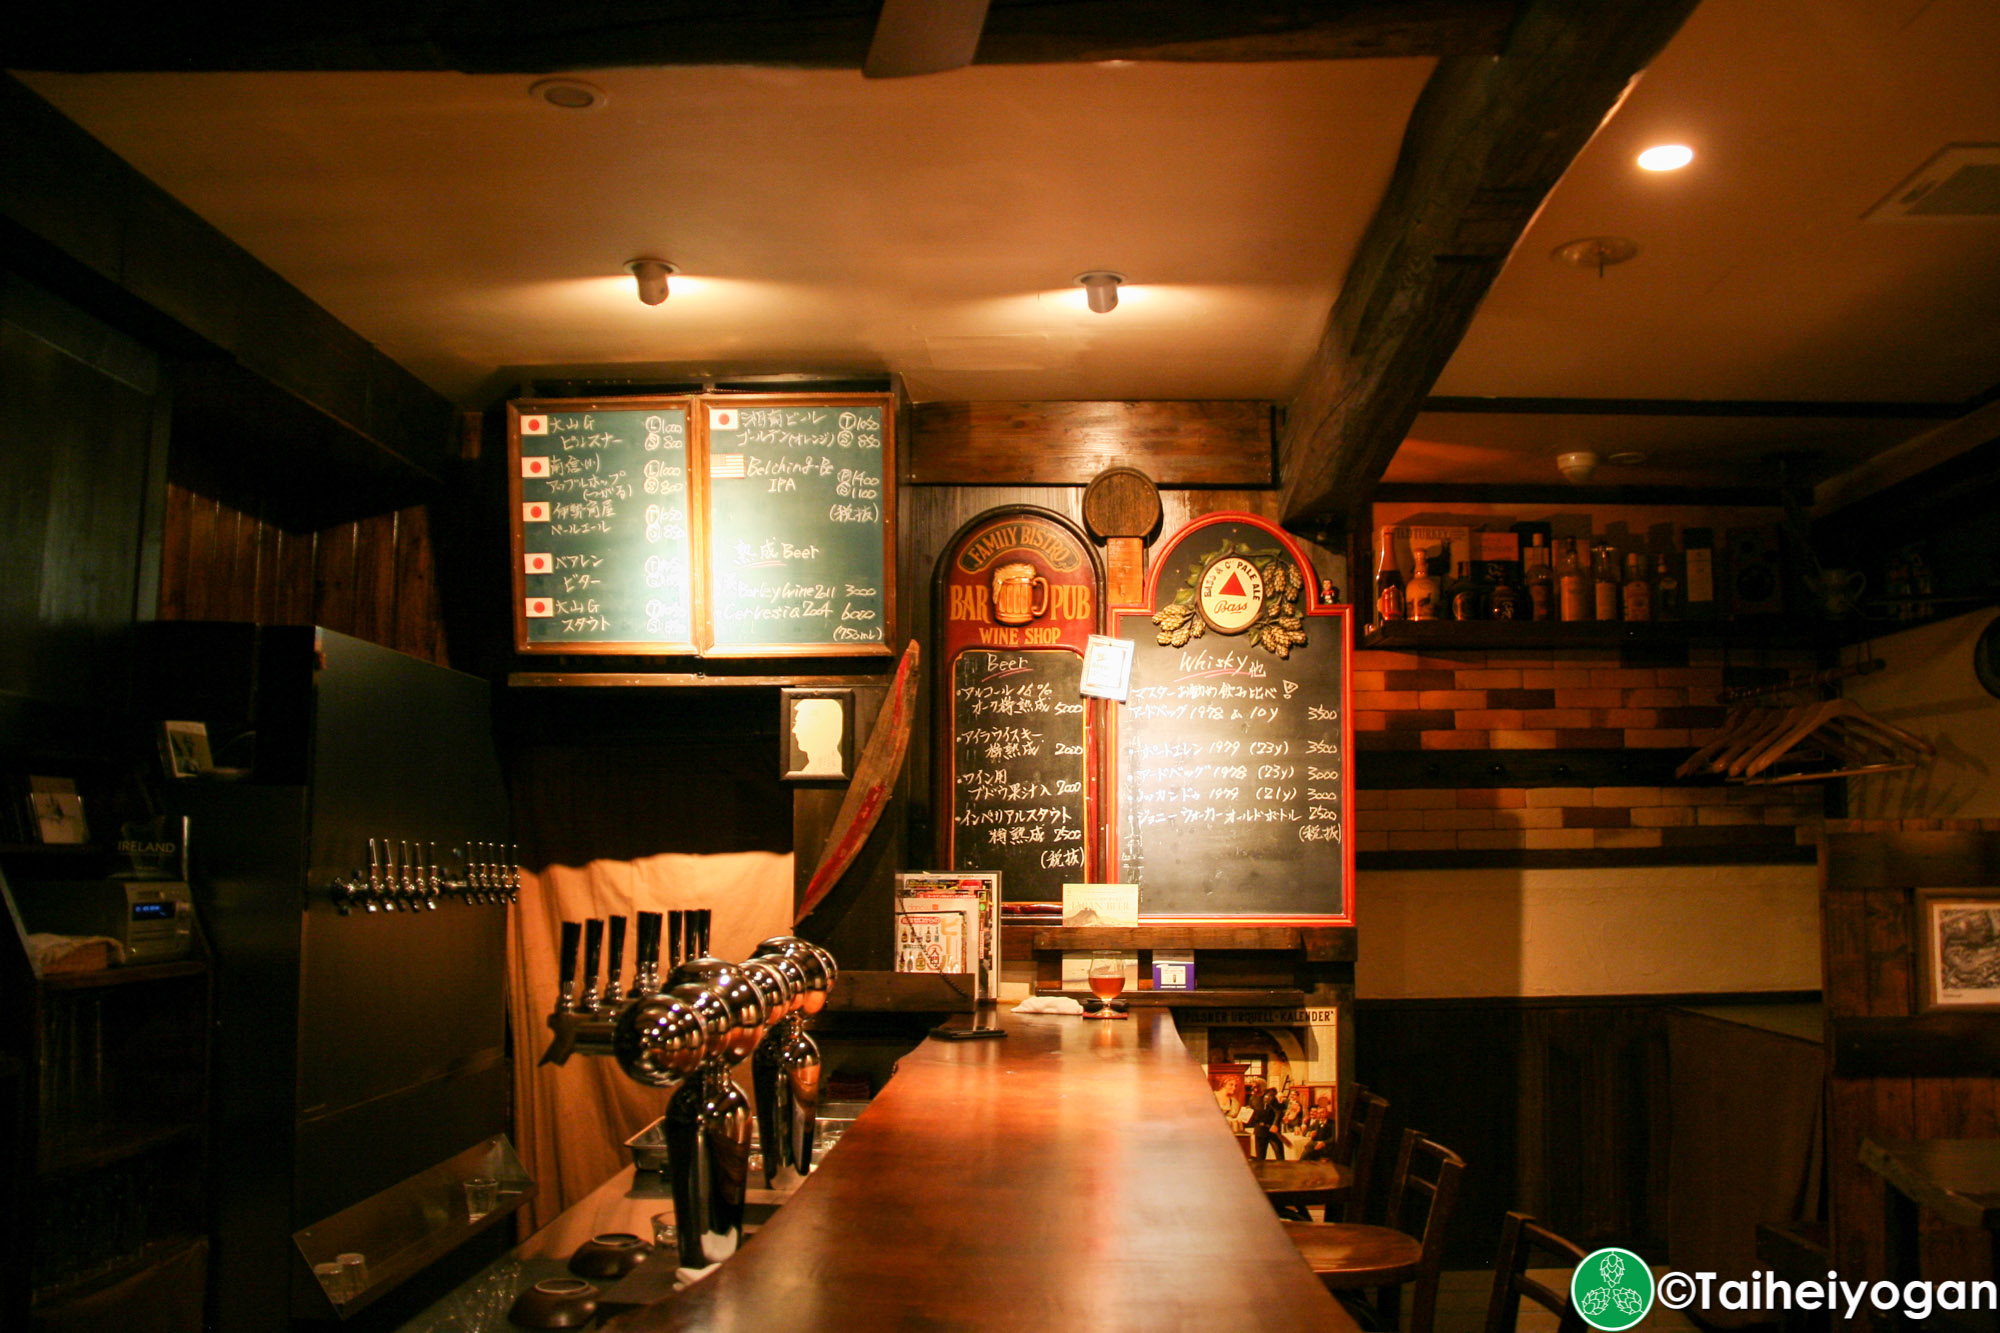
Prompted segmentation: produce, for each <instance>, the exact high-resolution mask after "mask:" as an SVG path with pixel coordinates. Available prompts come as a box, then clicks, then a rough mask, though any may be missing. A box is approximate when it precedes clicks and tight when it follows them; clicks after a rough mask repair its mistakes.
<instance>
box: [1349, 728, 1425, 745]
mask: <svg viewBox="0 0 2000 1333" xmlns="http://www.w3.org/2000/svg"><path fill="white" fill-rule="evenodd" d="M1423 734H1424V733H1422V732H1421V731H1357V732H1355V733H1354V748H1355V749H1356V750H1421V749H1423V748H1424V746H1423V742H1422V741H1420V740H1418V739H1417V737H1419V736H1421V735H1423Z"/></svg>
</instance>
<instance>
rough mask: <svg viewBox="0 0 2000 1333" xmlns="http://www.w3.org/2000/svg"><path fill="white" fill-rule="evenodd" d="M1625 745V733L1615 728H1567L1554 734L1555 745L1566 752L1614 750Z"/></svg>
mask: <svg viewBox="0 0 2000 1333" xmlns="http://www.w3.org/2000/svg"><path fill="white" fill-rule="evenodd" d="M1624 743H1625V733H1624V732H1622V731H1620V730H1618V728H1616V727H1583V728H1567V729H1565V730H1562V731H1558V732H1557V733H1556V744H1557V745H1559V746H1561V747H1562V748H1564V749H1566V750H1615V749H1617V748H1618V747H1619V746H1621V745H1623V744H1624Z"/></svg>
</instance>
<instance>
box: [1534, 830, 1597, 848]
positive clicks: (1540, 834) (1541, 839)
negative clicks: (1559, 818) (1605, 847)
mask: <svg viewBox="0 0 2000 1333" xmlns="http://www.w3.org/2000/svg"><path fill="white" fill-rule="evenodd" d="M1521 840H1522V841H1523V842H1525V843H1526V844H1527V846H1528V850H1529V851H1556V850H1560V849H1564V848H1570V847H1589V846H1591V845H1592V842H1591V831H1590V830H1589V829H1587V828H1531V829H1527V830H1525V831H1523V832H1522V834H1521Z"/></svg>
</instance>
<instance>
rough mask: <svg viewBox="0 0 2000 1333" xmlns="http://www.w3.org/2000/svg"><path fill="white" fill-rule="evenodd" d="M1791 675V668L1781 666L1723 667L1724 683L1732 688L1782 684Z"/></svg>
mask: <svg viewBox="0 0 2000 1333" xmlns="http://www.w3.org/2000/svg"><path fill="white" fill-rule="evenodd" d="M1791 677H1792V673H1791V670H1790V669H1789V668H1787V667H1781V666H1727V667H1724V668H1723V669H1722V683H1723V684H1724V685H1727V686H1729V687H1730V688H1731V689H1738V688H1741V687H1743V686H1746V685H1782V684H1784V683H1785V682H1786V681H1788V680H1790V679H1791Z"/></svg>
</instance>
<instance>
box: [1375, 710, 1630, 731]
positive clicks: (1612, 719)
mask: <svg viewBox="0 0 2000 1333" xmlns="http://www.w3.org/2000/svg"><path fill="white" fill-rule="evenodd" d="M1597 721H1598V724H1599V725H1600V726H1606V727H1657V726H1658V725H1660V714H1659V711H1658V710H1657V709H1653V708H1601V709H1599V710H1598V712H1597ZM1354 725H1356V726H1357V727H1358V726H1360V725H1361V724H1360V723H1359V722H1357V723H1355V724H1354Z"/></svg>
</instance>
